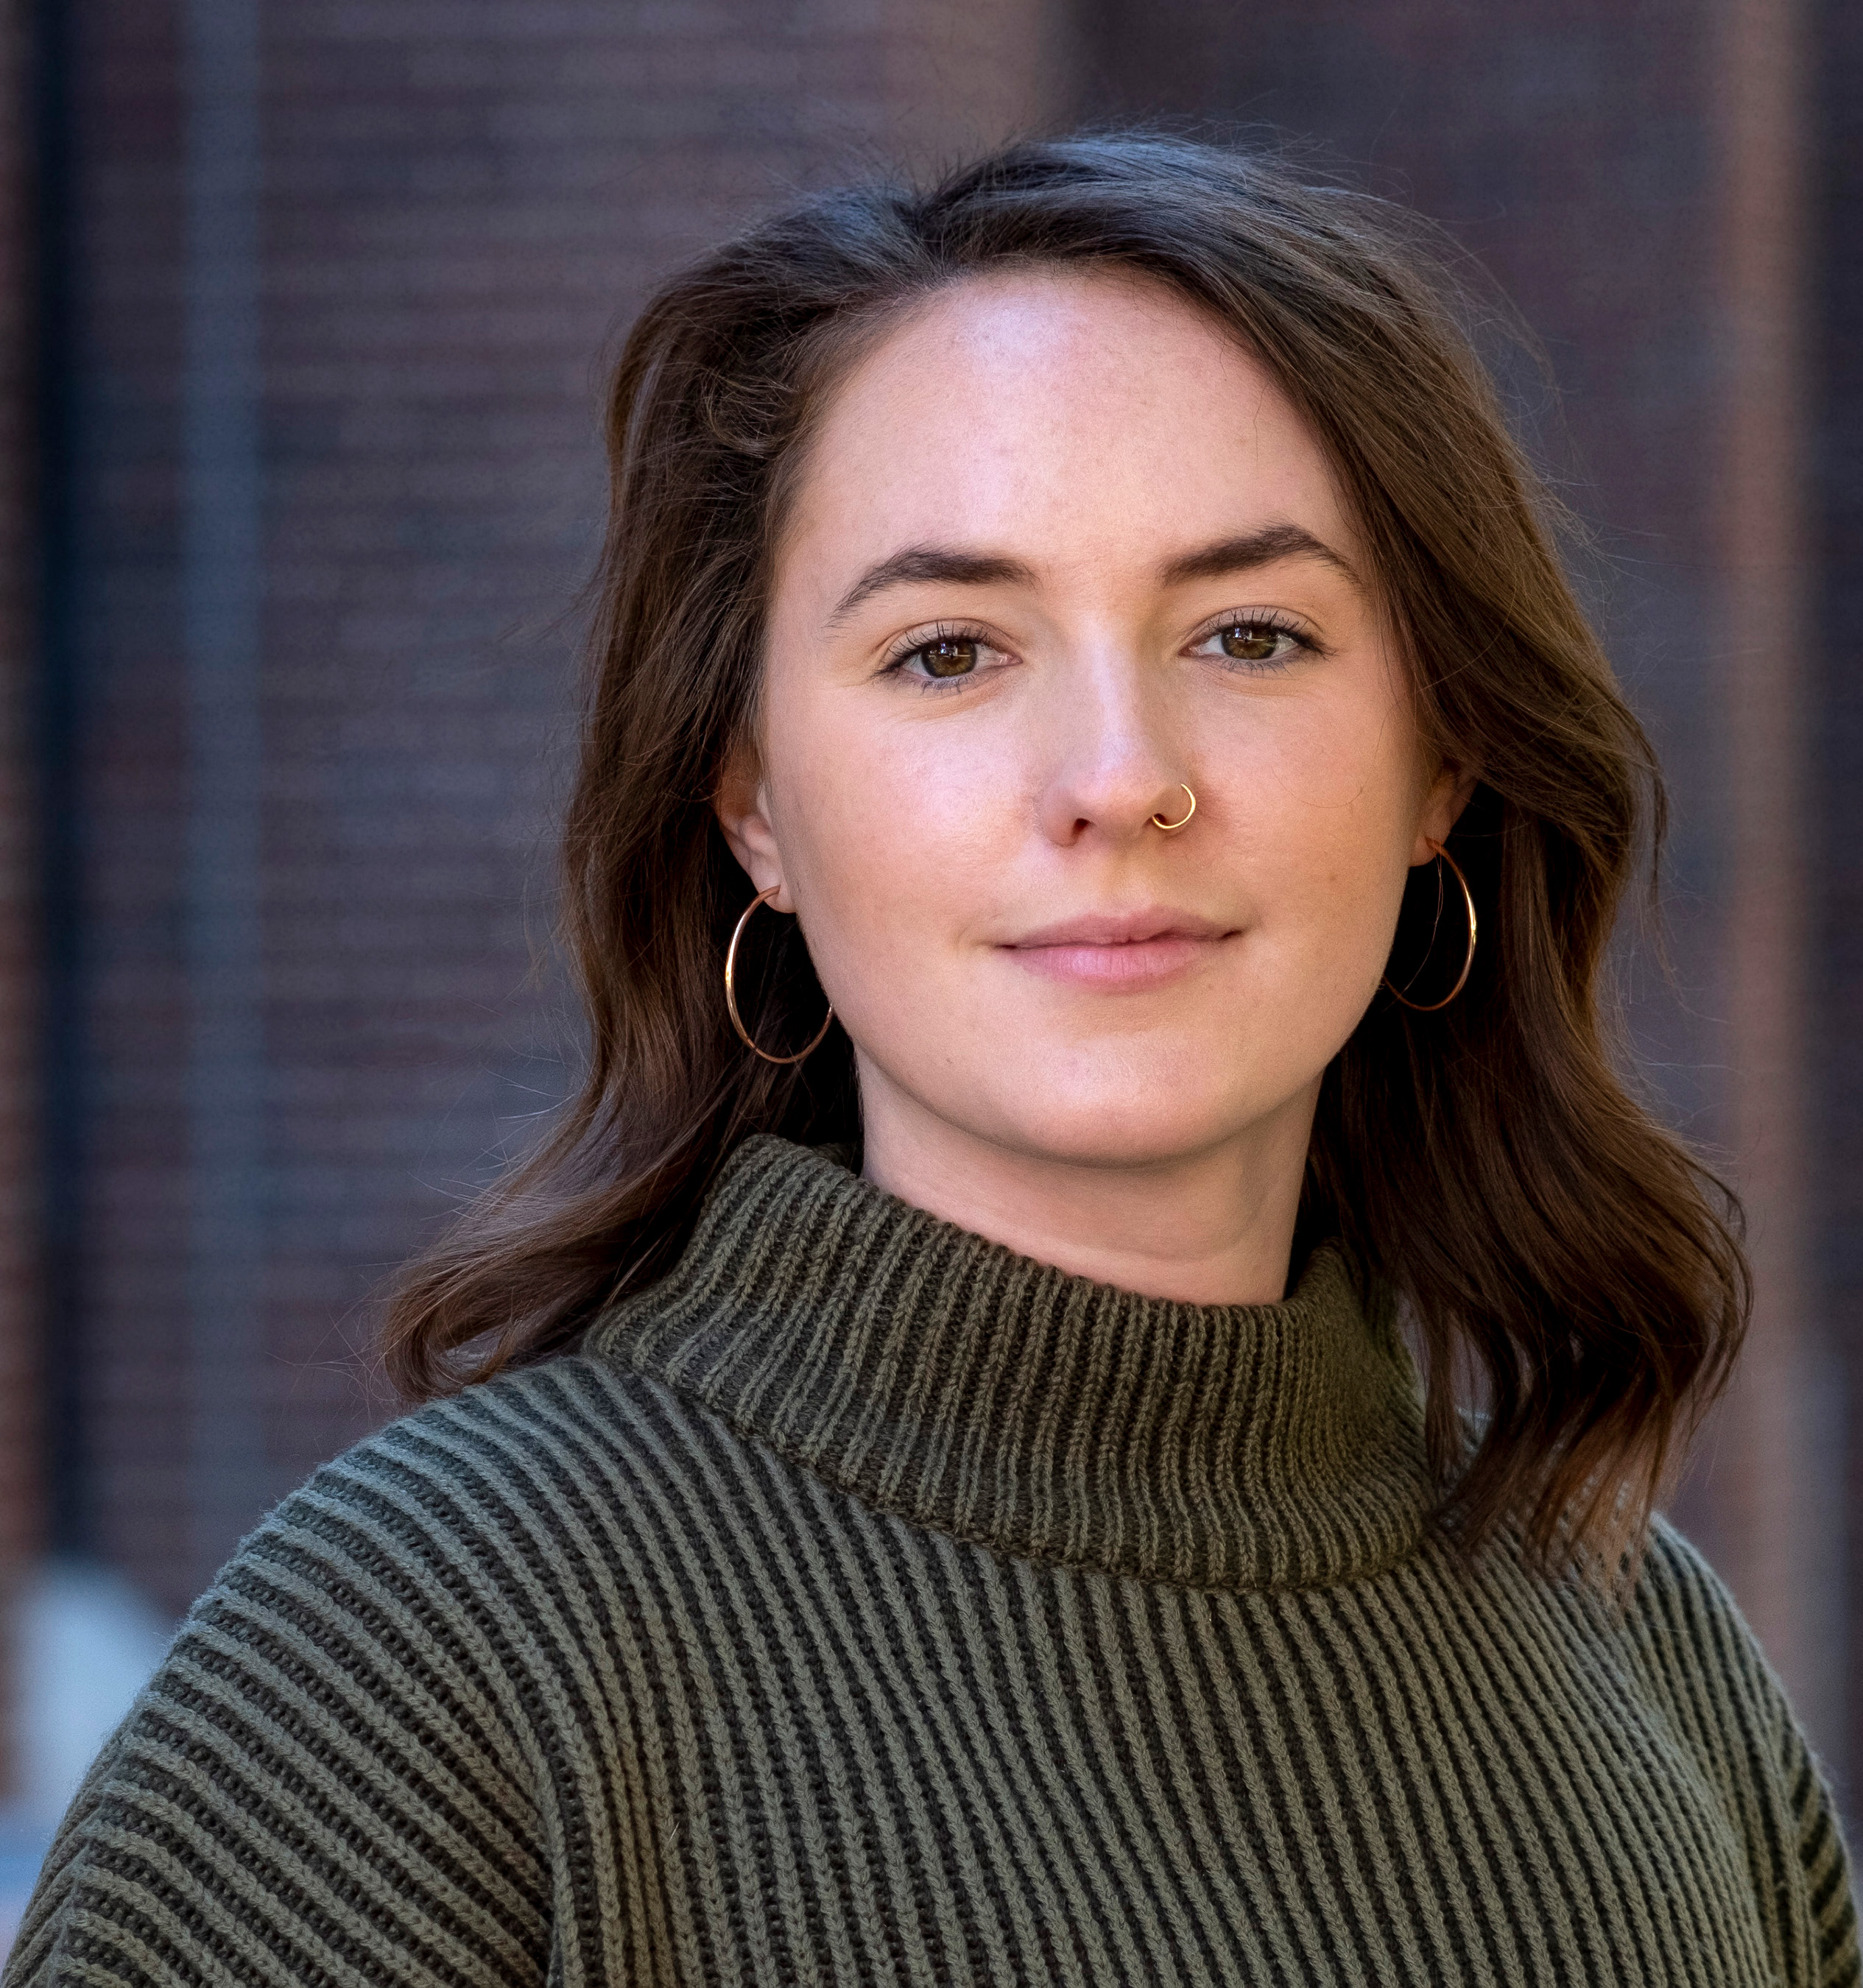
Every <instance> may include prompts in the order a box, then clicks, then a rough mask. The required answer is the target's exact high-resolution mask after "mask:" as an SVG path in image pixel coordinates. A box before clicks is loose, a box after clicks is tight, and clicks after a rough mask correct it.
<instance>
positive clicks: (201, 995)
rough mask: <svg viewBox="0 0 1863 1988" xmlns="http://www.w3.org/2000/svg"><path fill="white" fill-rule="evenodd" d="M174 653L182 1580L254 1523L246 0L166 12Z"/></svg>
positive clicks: (259, 1479)
mask: <svg viewBox="0 0 1863 1988" xmlns="http://www.w3.org/2000/svg"><path fill="white" fill-rule="evenodd" d="M183 38H184V39H183V43H182V92H183V99H184V118H185V130H184V139H183V147H184V161H183V174H184V194H183V198H184V202H185V206H186V224H185V228H186V232H185V237H184V242H185V247H184V265H183V270H182V282H183V285H184V292H185V302H184V333H183V346H182V361H181V363H182V379H181V426H182V445H181V446H182V464H181V512H182V528H181V641H182V646H183V650H184V656H185V669H186V685H185V691H184V696H185V702H186V705H187V712H188V771H187V779H188V823H187V915H186V923H187V932H186V941H185V943H186V947H187V960H188V992H189V997H190V1002H191V1009H192V1029H191V1036H190V1066H191V1067H190V1070H189V1073H188V1134H189V1141H190V1156H189V1157H190V1175H191V1181H190V1185H191V1199H192V1206H191V1211H190V1215H191V1219H190V1226H189V1267H188V1354H189V1362H190V1365H191V1370H192V1371H191V1384H192V1399H191V1406H192V1422H191V1442H190V1449H191V1481H190V1490H189V1500H188V1502H189V1505H190V1507H191V1513H192V1520H193V1526H192V1532H193V1563H194V1583H195V1584H196V1585H201V1584H205V1581H207V1580H208V1577H210V1576H211V1574H212V1573H213V1570H214V1569H215V1567H218V1565H219V1564H220V1562H221V1560H224V1559H225V1557H226V1555H227V1554H228V1552H229V1551H230V1550H232V1547H233V1545H234V1543H235V1541H236V1540H238V1537H239V1536H240V1534H241V1533H242V1532H243V1531H245V1530H246V1528H247V1527H248V1526H250V1525H251V1524H252V1523H253V1520H254V1519H255V1517H256V1516H257V1515H258V1513H259V1511H260V1510H262V1507H263V1505H264V1503H265V1492H266V1489H267V1488H268V1487H267V1485H266V1482H265V1429H264V1425H263V1422H262V1415H261V1386H260V1376H261V1374H262V1368H263V1364H264V1357H265V1348H264V1339H263V1335H264V1331H265V1317H264V1309H263V1279H264V1271H265V1230H264V1212H265V1178H264V1167H265V1092H266V1072H265V1033H264V1013H263V1002H264V987H263V984H262V979H261V975H262V958H261V918H262V904H261V899H260V891H261V867H260V866H261V858H260V846H259V808H260V797H261V789H262V780H263V769H264V764H265V741H264V737H263V735H262V730H261V728H260V723H259V685H260V681H261V674H262V667H263V657H262V652H261V641H262V607H263V601H264V592H265V544H264V530H263V521H262V465H261V459H260V445H259V408H260V404H261V401H262V395H263V392H264V383H263V380H262V377H261V374H260V371H259V305H260V296H259V253H260V238H259V210H260V199H261V190H262V154H261V149H260V132H259V74H260V58H259V8H258V5H257V0H186V6H185V9H184V15H183Z"/></svg>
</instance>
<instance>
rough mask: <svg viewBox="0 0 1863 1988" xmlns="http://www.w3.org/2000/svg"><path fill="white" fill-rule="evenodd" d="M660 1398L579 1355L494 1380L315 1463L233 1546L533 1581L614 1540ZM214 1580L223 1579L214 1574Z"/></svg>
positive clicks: (664, 1400) (380, 1572) (243, 1551)
mask: <svg viewBox="0 0 1863 1988" xmlns="http://www.w3.org/2000/svg"><path fill="white" fill-rule="evenodd" d="M669 1414H671V1415H675V1416H676V1415H677V1409H676V1405H674V1404H672V1403H671V1402H670V1401H669V1400H668V1397H667V1395H666V1393H665V1391H664V1390H663V1389H660V1388H657V1387H656V1386H655V1384H654V1383H653V1382H651V1381H649V1380H647V1378H645V1377H644V1376H643V1375H641V1374H636V1373H634V1372H631V1371H629V1370H628V1369H627V1368H625V1367H624V1366H622V1365H620V1364H617V1363H615V1362H614V1361H608V1360H604V1359H600V1358H593V1357H587V1356H585V1355H583V1354H565V1355H563V1356H561V1357H558V1358H556V1359H555V1360H552V1361H547V1362H546V1363H544V1364H542V1365H539V1366H537V1367H534V1368H526V1369H523V1370H521V1371H518V1372H516V1373H512V1374H501V1375H499V1376H497V1377H495V1378H493V1379H492V1380H490V1381H483V1382H481V1383H479V1384H478V1385H476V1386H475V1387H472V1388H467V1389H465V1391H462V1393H460V1394H458V1395H450V1396H447V1397H445V1398H442V1399H441V1400H438V1401H430V1402H428V1403H426V1404H424V1405H423V1406H421V1407H420V1408H415V1409H414V1410H412V1411H411V1412H409V1413H407V1414H406V1415H401V1416H400V1417H398V1418H397V1419H395V1420H394V1421H393V1422H387V1423H386V1424H384V1425H383V1426H382V1427H381V1428H378V1429H377V1430H375V1431H374V1432H372V1433H370V1435H366V1436H364V1437H363V1438H362V1439H360V1441H358V1442H356V1443H354V1444H353V1445H351V1446H350V1448H349V1449H347V1450H345V1451H343V1452H342V1453H341V1454H340V1455H338V1456H336V1458H334V1459H332V1461H330V1462H328V1463H326V1464H325V1465H323V1466H322V1467H321V1468H320V1469H318V1470H317V1471H316V1472H315V1473H314V1474H313V1476H311V1477H310V1478H309V1480H308V1481H307V1482H306V1483H304V1484H303V1486H300V1488H299V1489H298V1490H297V1491H296V1492H294V1493H292V1494H291V1495H290V1496H289V1497H287V1498H286V1499H284V1500H283V1502H282V1503H281V1504H280V1505H279V1506H278V1507H277V1508H276V1510H274V1511H273V1512H272V1513H271V1514H270V1515H269V1516H268V1518H267V1519H266V1520H265V1521H264V1522H263V1523H262V1524H261V1525H260V1526H259V1528H258V1529H257V1530H255V1532H254V1533H252V1535H251V1536H250V1537H249V1538H248V1539H247V1540H245V1541H244V1542H243V1543H242V1546H241V1547H240V1549H239V1550H238V1554H235V1557H234V1560H232V1562H231V1563H229V1567H228V1570H225V1571H226V1572H231V1571H232V1570H234V1569H235V1568H237V1567H238V1566H239V1565H240V1564H241V1563H242V1560H246V1559H249V1558H250V1557H251V1556H252V1554H254V1552H255V1551H260V1552H262V1551H263V1550H265V1547H266V1544H267V1543H268V1542H270V1541H279V1540H285V1539H287V1538H298V1539H304V1540H311V1539H324V1540H331V1541H334V1540H337V1539H339V1538H340V1539H341V1540H343V1541H345V1542H346V1543H347V1547H348V1550H349V1557H350V1558H351V1559H352V1560H353V1562H354V1564H355V1570H356V1572H357V1574H358V1575H359V1576H360V1577H367V1576H369V1575H370V1574H375V1575H377V1576H386V1575H387V1574H391V1572H394V1571H397V1570H399V1571H404V1570H407V1569H408V1568H410V1567H415V1566H421V1565H427V1566H430V1567H438V1566H441V1565H451V1564H453V1563H455V1561H456V1560H458V1557H459V1556H460V1555H462V1554H464V1555H465V1556H466V1557H467V1558H468V1561H469V1563H470V1564H472V1565H473V1566H475V1567H478V1569H480V1570H489V1569H490V1568H491V1567H494V1566H495V1564H497V1563H498V1562H499V1560H501V1559H502V1558H505V1557H510V1558H512V1559H514V1560H516V1561H517V1562H521V1563H522V1564H523V1565H524V1567H526V1569H527V1570H528V1572H529V1574H530V1576H531V1577H533V1578H535V1577H537V1576H539V1575H546V1574H547V1573H548V1571H549V1569H550V1567H551V1566H552V1565H553V1564H556V1563H564V1564H573V1562H574V1561H575V1560H576V1559H577V1558H578V1557H579V1556H580V1554H581V1553H582V1552H583V1551H585V1550H587V1549H588V1548H589V1547H590V1546H591V1545H592V1544H593V1540H594V1539H595V1537H597V1535H599V1536H600V1537H601V1539H602V1540H604V1543H608V1544H612V1543H613V1540H614V1534H615V1533H616V1530H617V1525H620V1526H621V1527H622V1529H623V1530H624V1520H625V1517H626V1514H627V1510H628V1508H629V1506H630V1503H631V1498H630V1496H629V1492H630V1488H631V1486H634V1485H635V1484H637V1483H638V1481H639V1479H640V1478H641V1475H642V1473H643V1472H646V1471H650V1470H651V1468H652V1467H653V1466H652V1459H653V1458H654V1454H655V1452H656V1450H657V1449H659V1448H660V1447H661V1444H662V1442H663V1439H664V1425H665V1424H666V1422H667V1421H668V1417H669ZM221 1578H222V1579H223V1580H224V1578H225V1573H223V1574H222V1577H221Z"/></svg>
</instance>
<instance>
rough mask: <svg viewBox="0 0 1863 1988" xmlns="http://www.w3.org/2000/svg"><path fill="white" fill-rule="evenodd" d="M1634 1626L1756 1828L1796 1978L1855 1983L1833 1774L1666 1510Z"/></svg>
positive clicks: (1662, 1686)
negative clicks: (1829, 1774) (1823, 1766)
mask: <svg viewBox="0 0 1863 1988" xmlns="http://www.w3.org/2000/svg"><path fill="white" fill-rule="evenodd" d="M1629 1626H1630V1628H1631V1632H1632V1634H1633V1635H1635V1636H1636V1637H1637V1638H1638V1641H1639V1642H1640V1644H1641V1646H1642V1654H1643V1657H1644V1660H1645V1668H1646V1674H1647V1675H1648V1677H1649V1678H1650V1679H1651V1680H1652V1683H1653V1684H1654V1685H1655V1686H1656V1688H1657V1689H1658V1690H1659V1692H1660V1693H1661V1695H1662V1697H1663V1698H1664V1699H1665V1701H1666V1702H1667V1705H1668V1708H1669V1717H1670V1719H1671V1720H1672V1723H1673V1726H1674V1727H1675V1729H1676V1731H1677V1733H1679V1736H1681V1737H1682V1739H1683V1741H1684V1743H1685V1744H1687V1745H1689V1746H1690V1748H1691V1750H1692V1752H1693V1753H1694V1754H1695V1756H1696V1760H1698V1762H1699V1763H1700V1764H1701V1766H1702V1768H1703V1770H1704V1771H1705V1772H1706V1773H1707V1774H1708V1776H1709V1778H1710V1779H1711V1780H1713V1782H1715V1783H1716V1784H1717V1785H1718V1786H1719V1788H1720V1790H1721V1793H1722V1797H1723V1800H1725V1801H1726V1804H1727V1807H1728V1810H1729V1814H1730V1815H1732V1816H1733V1817H1734V1818H1735V1819H1736V1821H1737V1822H1738V1824H1740V1827H1741V1829H1742V1831H1743V1834H1744V1835H1745V1837H1746V1841H1747V1848H1748V1854H1749V1858H1750V1861H1751V1864H1752V1866H1753V1875H1754V1879H1755V1883H1756V1891H1757V1894H1758V1895H1759V1896H1760V1898H1762V1899H1763V1900H1765V1901H1767V1904H1768V1908H1769V1911H1770V1914H1771V1915H1772V1919H1773V1934H1774V1937H1775V1939H1776V1940H1777V1942H1778V1945H1779V1947H1780V1951H1781V1952H1785V1953H1787V1954H1788V1955H1792V1956H1793V1959H1794V1964H1793V1965H1792V1966H1790V1967H1789V1968H1788V1969H1787V1974H1788V1976H1789V1978H1790V1979H1793V1980H1808V1981H1816V1982H1817V1983H1821V1984H1832V1988H1834V1985H1835V1984H1838V1983H1842V1984H1844V1988H1855V1983H1856V1982H1857V1981H1858V1979H1859V1978H1863V1963H1859V1959H1858V1948H1857V1918H1856V1910H1855V1904H1854V1902H1853V1899H1852V1895H1851V1879H1850V1867H1849V1858H1848V1852H1847V1851H1846V1848H1845V1846H1844V1838H1843V1832H1842V1830H1841V1826H1840V1824H1839V1822H1838V1814H1837V1809H1836V1806H1835V1804H1834V1802H1833V1800H1832V1799H1831V1789H1830V1785H1829V1783H1828V1780H1827V1777H1826V1776H1825V1774H1824V1771H1823V1770H1822V1769H1821V1767H1820V1765H1819V1763H1818V1761H1817V1757H1816V1756H1815V1755H1814V1752H1813V1750H1812V1748H1811V1743H1810V1741H1809V1739H1808V1736H1807V1734H1806V1732H1805V1730H1804V1726H1802V1725H1801V1724H1800V1721H1799V1719H1798V1718H1797V1715H1796V1713H1795V1712H1794V1710H1793V1708H1792V1706H1791V1702H1790V1699H1789V1698H1788V1696H1787V1692H1786V1689H1785V1687H1784V1685H1783V1684H1782V1683H1781V1682H1780V1679H1779V1678H1778V1676H1777V1674H1776V1673H1775V1672H1774V1671H1773V1667H1772V1665H1770V1663H1769V1662H1767V1658H1766V1655H1765V1653H1764V1652H1763V1650H1762V1648H1760V1640H1759V1638H1758V1637H1757V1636H1756V1635H1754V1633H1753V1630H1752V1628H1751V1627H1750V1625H1748V1623H1747V1621H1746V1618H1745V1617H1744V1616H1743V1615H1742V1614H1741V1613H1740V1608H1739V1606H1738V1605H1737V1604H1736V1602H1735V1601H1734V1598H1733V1595H1732V1594H1730V1593H1729V1591H1728V1588H1727V1586H1726V1583H1725V1582H1724V1581H1722V1579H1721V1578H1720V1577H1719V1575H1718V1574H1716V1573H1715V1571H1714V1570H1713V1568H1712V1567H1709V1564H1708V1563H1707V1561H1706V1560H1705V1559H1704V1558H1703V1557H1702V1555H1701V1554H1700V1553H1699V1551H1698V1550H1696V1548H1695V1547H1693V1546H1692V1545H1691V1544H1690V1543H1689V1541H1688V1540H1685V1538H1683V1537H1682V1534H1681V1533H1679V1532H1678V1531H1676V1530H1675V1527H1674V1526H1672V1525H1670V1524H1669V1523H1668V1522H1667V1521H1666V1520H1658V1521H1657V1522H1656V1523H1655V1526H1654V1527H1653V1529H1652V1533H1651V1536H1650V1540H1649V1545H1648V1552H1647V1554H1646V1555H1645V1560H1644V1564H1643V1568H1642V1575H1641V1577H1640V1579H1639V1581H1638V1586H1637V1590H1636V1593H1635V1597H1633V1600H1632V1602H1631V1611H1630V1622H1629ZM1794 1949H1797V1952H1796V1953H1795V1954H1794Z"/></svg>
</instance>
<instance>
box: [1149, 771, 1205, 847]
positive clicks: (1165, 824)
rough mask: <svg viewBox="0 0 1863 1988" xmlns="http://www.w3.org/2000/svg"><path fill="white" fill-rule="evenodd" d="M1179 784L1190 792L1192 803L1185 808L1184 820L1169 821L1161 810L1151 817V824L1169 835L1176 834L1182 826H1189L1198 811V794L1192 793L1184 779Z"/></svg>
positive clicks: (1186, 791)
mask: <svg viewBox="0 0 1863 1988" xmlns="http://www.w3.org/2000/svg"><path fill="white" fill-rule="evenodd" d="M1178 786H1180V787H1182V788H1183V789H1184V791H1185V793H1187V794H1190V805H1189V806H1188V807H1187V808H1186V809H1185V810H1184V813H1183V818H1182V820H1178V821H1167V820H1165V817H1164V815H1163V814H1162V813H1158V814H1155V815H1154V816H1152V817H1151V826H1152V827H1154V828H1161V829H1162V830H1164V832H1165V834H1167V835H1175V834H1176V833H1177V832H1178V830H1179V829H1180V828H1188V827H1189V826H1190V817H1191V816H1192V815H1193V814H1195V813H1196V811H1197V797H1196V796H1195V794H1191V793H1190V789H1189V787H1188V785H1187V784H1186V783H1185V782H1184V781H1182V780H1179V781H1178Z"/></svg>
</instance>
